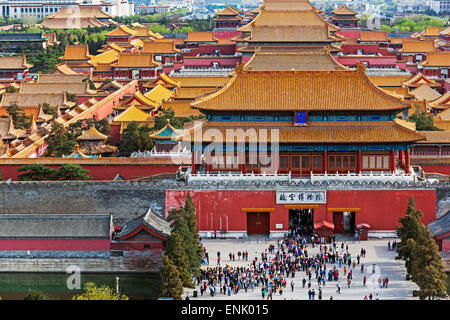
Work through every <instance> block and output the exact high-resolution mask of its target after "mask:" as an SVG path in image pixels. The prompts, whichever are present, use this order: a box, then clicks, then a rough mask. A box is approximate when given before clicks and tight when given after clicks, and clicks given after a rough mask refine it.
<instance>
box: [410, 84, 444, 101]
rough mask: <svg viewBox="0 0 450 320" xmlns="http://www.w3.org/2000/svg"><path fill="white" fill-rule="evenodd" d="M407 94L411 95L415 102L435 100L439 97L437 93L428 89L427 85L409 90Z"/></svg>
mask: <svg viewBox="0 0 450 320" xmlns="http://www.w3.org/2000/svg"><path fill="white" fill-rule="evenodd" d="M409 93H410V94H412V95H413V96H414V97H415V98H416V99H417V100H427V101H432V100H436V99H437V98H439V97H440V96H441V94H440V93H439V92H437V91H436V90H434V89H432V88H430V87H429V86H428V85H427V84H422V85H421V86H420V87H418V88H416V89H414V90H411V91H410V92H409Z"/></svg>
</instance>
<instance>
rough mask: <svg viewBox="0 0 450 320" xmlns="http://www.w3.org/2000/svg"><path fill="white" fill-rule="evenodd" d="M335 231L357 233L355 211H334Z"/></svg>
mask: <svg viewBox="0 0 450 320" xmlns="http://www.w3.org/2000/svg"><path fill="white" fill-rule="evenodd" d="M333 224H334V231H333V233H337V234H344V233H347V234H351V233H355V212H345V211H344V212H333Z"/></svg>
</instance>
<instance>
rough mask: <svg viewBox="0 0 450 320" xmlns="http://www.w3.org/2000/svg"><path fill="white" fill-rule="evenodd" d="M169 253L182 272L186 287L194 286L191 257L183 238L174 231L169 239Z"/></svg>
mask: <svg viewBox="0 0 450 320" xmlns="http://www.w3.org/2000/svg"><path fill="white" fill-rule="evenodd" d="M167 255H168V257H169V259H170V261H172V262H173V264H174V265H175V266H176V268H177V270H178V272H179V273H180V279H181V282H182V283H183V286H184V287H188V288H194V284H193V282H192V275H191V270H190V268H189V258H188V256H187V255H186V251H184V248H183V239H182V237H181V236H180V235H179V234H178V233H177V232H172V233H171V234H170V236H169V238H168V240H167Z"/></svg>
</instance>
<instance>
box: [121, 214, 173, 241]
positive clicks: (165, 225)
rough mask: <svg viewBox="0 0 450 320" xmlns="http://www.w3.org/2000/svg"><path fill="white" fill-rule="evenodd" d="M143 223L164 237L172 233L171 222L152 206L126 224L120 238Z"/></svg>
mask: <svg viewBox="0 0 450 320" xmlns="http://www.w3.org/2000/svg"><path fill="white" fill-rule="evenodd" d="M142 224H144V225H145V226H146V227H148V228H149V229H150V230H152V231H154V232H156V233H157V234H160V235H162V236H164V237H168V236H169V235H170V222H169V221H167V220H166V219H164V218H161V217H160V216H158V215H156V214H155V213H153V211H152V209H151V208H150V209H148V211H147V213H146V214H144V215H142V216H140V217H139V218H137V219H135V220H133V221H130V222H128V223H127V224H125V226H124V227H123V229H122V231H121V232H120V233H119V234H118V235H117V236H118V237H119V238H122V237H124V236H126V235H129V234H130V233H132V232H133V231H135V230H136V229H137V228H139V226H141V225H142Z"/></svg>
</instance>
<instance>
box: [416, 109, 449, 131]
mask: <svg viewBox="0 0 450 320" xmlns="http://www.w3.org/2000/svg"><path fill="white" fill-rule="evenodd" d="M408 121H410V122H415V123H416V130H418V131H442V129H440V128H438V127H436V126H435V125H434V121H433V116H432V115H427V114H426V113H425V112H418V111H416V112H415V113H414V114H412V115H411V116H409V118H408Z"/></svg>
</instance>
